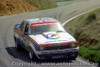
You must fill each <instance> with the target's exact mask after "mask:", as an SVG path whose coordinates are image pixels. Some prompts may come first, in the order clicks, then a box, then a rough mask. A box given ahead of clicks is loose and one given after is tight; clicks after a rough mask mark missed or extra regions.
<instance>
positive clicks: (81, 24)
mask: <svg viewBox="0 0 100 67" xmlns="http://www.w3.org/2000/svg"><path fill="white" fill-rule="evenodd" d="M65 29H66V30H67V31H68V32H69V33H70V34H72V35H73V36H74V37H75V38H76V40H77V41H78V43H79V47H80V50H79V54H80V55H81V56H82V57H83V58H85V59H88V60H90V61H93V62H99V63H100V8H99V9H96V10H94V11H92V12H89V13H87V14H84V15H81V16H79V17H77V18H75V19H73V20H72V21H70V22H69V23H68V24H67V25H66V28H65Z"/></svg>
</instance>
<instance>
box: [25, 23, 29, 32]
mask: <svg viewBox="0 0 100 67" xmlns="http://www.w3.org/2000/svg"><path fill="white" fill-rule="evenodd" d="M28 30H29V24H28V23H27V24H26V26H25V33H27V34H28Z"/></svg>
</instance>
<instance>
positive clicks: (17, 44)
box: [14, 38, 21, 50]
mask: <svg viewBox="0 0 100 67" xmlns="http://www.w3.org/2000/svg"><path fill="white" fill-rule="evenodd" d="M14 39H15V38H14ZM15 48H16V49H17V50H20V49H21V46H20V45H19V43H18V42H17V40H16V39H15Z"/></svg>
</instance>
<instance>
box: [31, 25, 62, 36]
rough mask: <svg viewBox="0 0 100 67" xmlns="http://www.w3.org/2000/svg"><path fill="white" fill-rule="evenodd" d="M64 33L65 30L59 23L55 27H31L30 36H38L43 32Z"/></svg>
mask: <svg viewBox="0 0 100 67" xmlns="http://www.w3.org/2000/svg"><path fill="white" fill-rule="evenodd" d="M62 31H64V29H63V28H62V26H61V25H60V24H59V23H57V24H54V25H46V26H36V27H30V31H29V34H30V35H32V34H33V35H36V34H42V33H43V32H62Z"/></svg>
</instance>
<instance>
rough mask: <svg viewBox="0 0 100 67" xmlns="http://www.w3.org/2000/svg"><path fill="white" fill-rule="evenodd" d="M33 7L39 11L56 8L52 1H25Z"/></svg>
mask: <svg viewBox="0 0 100 67" xmlns="http://www.w3.org/2000/svg"><path fill="white" fill-rule="evenodd" d="M25 1H26V2H28V3H30V4H31V5H33V6H36V7H37V8H38V9H40V10H45V9H50V8H55V7H57V4H56V2H54V0H25Z"/></svg>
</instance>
